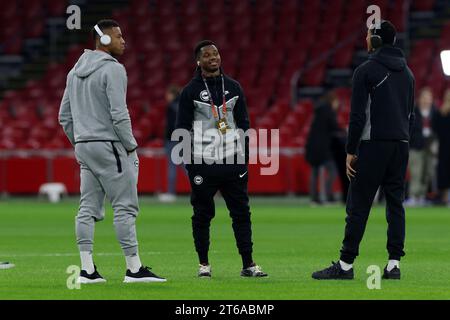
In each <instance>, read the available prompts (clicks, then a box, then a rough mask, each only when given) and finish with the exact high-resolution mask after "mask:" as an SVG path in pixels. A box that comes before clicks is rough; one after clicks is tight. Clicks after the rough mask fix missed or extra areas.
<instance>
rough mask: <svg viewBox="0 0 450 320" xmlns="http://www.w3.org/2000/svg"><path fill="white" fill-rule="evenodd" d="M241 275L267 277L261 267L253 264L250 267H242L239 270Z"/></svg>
mask: <svg viewBox="0 0 450 320" xmlns="http://www.w3.org/2000/svg"><path fill="white" fill-rule="evenodd" d="M241 276H242V277H257V278H260V277H267V276H268V274H267V273H265V272H264V271H262V269H261V267H260V266H258V265H256V264H254V265H253V266H251V267H248V268H246V269H242V271H241Z"/></svg>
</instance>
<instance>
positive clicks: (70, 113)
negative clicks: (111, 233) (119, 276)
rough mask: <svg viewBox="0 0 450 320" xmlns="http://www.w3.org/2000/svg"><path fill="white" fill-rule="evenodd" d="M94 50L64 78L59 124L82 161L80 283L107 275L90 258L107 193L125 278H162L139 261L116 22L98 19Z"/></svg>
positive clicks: (134, 171)
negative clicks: (124, 263) (64, 86)
mask: <svg viewBox="0 0 450 320" xmlns="http://www.w3.org/2000/svg"><path fill="white" fill-rule="evenodd" d="M93 36H94V39H95V46H96V49H95V50H94V51H92V50H85V52H84V53H83V55H81V57H80V58H79V60H78V62H77V63H76V64H75V66H74V67H73V68H72V70H71V71H70V72H69V74H68V76H67V84H66V89H65V91H64V96H63V98H62V101H61V107H60V111H59V122H60V124H61V125H62V127H63V129H64V132H65V133H66V135H67V137H68V138H69V140H70V142H71V143H72V144H73V145H74V146H75V156H76V158H77V161H78V162H79V164H80V169H81V170H80V180H81V188H80V189H81V199H80V208H79V211H78V215H77V217H76V234H77V243H78V247H79V250H80V257H81V268H82V271H81V273H80V277H79V280H78V281H79V282H81V283H96V282H104V281H105V279H103V277H102V276H101V275H100V274H99V273H98V272H97V268H96V266H95V265H94V262H93V259H92V251H93V244H94V227H95V223H96V222H98V221H101V220H103V219H104V214H105V212H104V210H105V209H104V200H105V195H106V196H107V197H108V200H109V201H110V202H111V205H112V208H113V210H114V226H115V229H116V235H117V239H118V240H119V242H120V245H121V247H122V250H123V252H124V254H125V259H126V265H127V271H126V275H125V279H124V282H150V281H165V279H163V278H160V277H158V276H156V275H155V274H153V273H152V272H151V271H150V270H149V268H148V267H144V266H142V264H141V261H140V259H139V254H138V242H137V239H136V226H135V220H136V216H137V215H138V211H139V204H138V196H137V181H138V169H139V168H138V166H139V159H138V157H137V153H136V149H137V147H138V146H137V143H136V140H135V139H134V137H133V134H132V131H131V121H130V116H129V114H128V109H127V105H126V101H125V100H126V89H127V75H126V72H125V68H124V67H123V65H122V64H120V63H119V62H118V61H117V60H116V59H115V58H114V56H120V55H122V54H123V52H124V49H125V40H124V39H123V37H122V33H121V30H120V28H119V25H118V24H117V22H115V21H113V20H101V21H99V22H98V23H97V25H96V26H95V27H94V30H93Z"/></svg>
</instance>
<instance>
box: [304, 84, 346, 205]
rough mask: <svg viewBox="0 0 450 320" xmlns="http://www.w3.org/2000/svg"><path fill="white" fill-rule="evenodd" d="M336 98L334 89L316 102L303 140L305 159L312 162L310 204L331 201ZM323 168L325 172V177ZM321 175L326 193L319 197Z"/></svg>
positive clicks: (321, 183)
mask: <svg viewBox="0 0 450 320" xmlns="http://www.w3.org/2000/svg"><path fill="white" fill-rule="evenodd" d="M338 108H339V99H338V98H337V96H336V95H335V94H333V92H329V93H328V94H326V95H325V96H324V97H323V98H322V99H321V100H320V101H319V102H318V104H317V105H316V108H315V110H314V118H313V121H312V124H311V129H310V131H309V135H308V140H307V142H306V160H307V161H308V163H309V164H310V165H311V167H312V170H311V180H310V190H309V193H310V196H311V201H312V203H316V204H321V203H323V202H334V201H335V199H334V196H333V182H334V180H335V179H336V165H335V163H334V159H333V153H332V150H331V141H332V138H333V135H335V134H336V132H338V131H339V130H340V129H339V126H338V124H337V120H336V111H337V109H338ZM325 170H326V171H327V173H328V175H327V177H326V178H325ZM319 177H320V187H321V189H322V191H323V189H325V196H323V192H322V199H321V198H320V195H319V192H318V188H317V179H318V178H319Z"/></svg>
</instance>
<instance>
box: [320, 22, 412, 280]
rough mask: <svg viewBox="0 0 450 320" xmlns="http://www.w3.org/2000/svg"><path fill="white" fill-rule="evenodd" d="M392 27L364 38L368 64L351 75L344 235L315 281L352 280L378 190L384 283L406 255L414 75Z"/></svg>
mask: <svg viewBox="0 0 450 320" xmlns="http://www.w3.org/2000/svg"><path fill="white" fill-rule="evenodd" d="M395 34H396V32H395V28H394V26H393V25H392V24H391V23H390V22H389V21H382V22H381V25H380V28H378V29H377V28H374V27H372V28H370V29H369V31H368V34H367V44H368V50H369V51H370V52H372V53H371V55H370V56H369V59H368V61H366V62H365V63H363V64H362V65H360V66H359V67H358V68H357V69H356V70H355V73H354V75H353V89H352V102H351V113H350V125H349V132H348V141H347V176H348V177H349V179H350V188H349V194H348V198H347V218H346V228H345V237H344V241H343V245H342V249H341V257H340V260H339V262H337V263H333V264H332V266H331V267H329V268H326V269H324V270H321V271H318V272H315V273H313V275H312V276H313V278H315V279H353V265H352V264H353V261H354V260H355V258H356V257H357V256H358V254H359V244H360V242H361V240H362V237H363V234H364V230H365V227H366V223H367V219H368V216H369V212H370V208H371V206H372V201H373V199H374V196H375V194H376V192H377V189H378V188H379V187H380V186H381V187H383V190H384V193H385V196H386V219H387V222H388V231H387V235H388V241H387V250H388V253H389V261H388V264H387V266H386V267H385V269H384V275H383V278H384V279H400V268H399V261H400V258H401V257H402V256H404V255H405V253H404V251H403V247H404V239H405V211H404V208H403V200H404V193H405V175H406V168H407V164H408V154H409V140H410V132H411V129H412V125H413V122H414V77H413V74H412V72H411V70H410V69H409V68H408V66H407V64H406V60H405V58H404V56H403V53H402V51H401V50H400V49H398V48H395V47H394V46H393V45H394V44H395Z"/></svg>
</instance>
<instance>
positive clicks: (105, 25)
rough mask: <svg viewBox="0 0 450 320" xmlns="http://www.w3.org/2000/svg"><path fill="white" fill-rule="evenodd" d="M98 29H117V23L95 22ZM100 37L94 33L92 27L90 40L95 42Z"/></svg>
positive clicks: (112, 21)
mask: <svg viewBox="0 0 450 320" xmlns="http://www.w3.org/2000/svg"><path fill="white" fill-rule="evenodd" d="M97 25H98V27H99V28H100V30H102V32H103V30H105V29H109V28H112V27H119V23H117V21H115V20H112V19H103V20H100V21H98V22H97ZM99 37H100V36H99V35H98V33H97V31H95V29H94V27H92V38H93V39H94V41H95V40H97V38H99Z"/></svg>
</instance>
